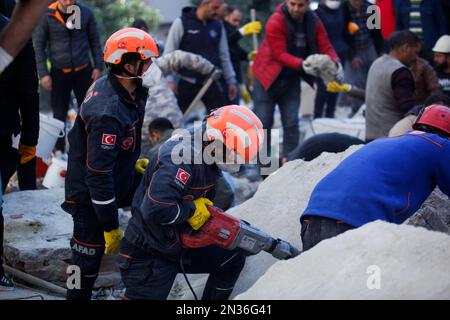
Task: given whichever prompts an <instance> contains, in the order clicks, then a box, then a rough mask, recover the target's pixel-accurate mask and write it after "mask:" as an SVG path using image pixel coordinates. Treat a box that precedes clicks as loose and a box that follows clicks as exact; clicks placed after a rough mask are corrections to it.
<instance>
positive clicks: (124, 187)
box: [63, 75, 147, 231]
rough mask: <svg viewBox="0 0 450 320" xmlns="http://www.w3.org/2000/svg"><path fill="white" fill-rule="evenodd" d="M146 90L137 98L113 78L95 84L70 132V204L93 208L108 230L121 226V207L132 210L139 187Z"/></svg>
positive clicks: (68, 186)
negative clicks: (131, 206) (130, 206)
mask: <svg viewBox="0 0 450 320" xmlns="http://www.w3.org/2000/svg"><path fill="white" fill-rule="evenodd" d="M146 99H147V90H145V89H144V88H139V89H137V90H136V98H135V100H133V99H131V97H130V95H129V94H128V92H127V91H126V90H125V88H123V86H122V85H121V84H120V83H119V82H118V81H117V78H116V77H115V76H112V75H109V76H104V77H102V78H100V79H99V80H97V81H96V82H95V83H94V84H93V85H92V86H91V87H90V88H89V90H88V92H87V93H86V98H85V100H84V102H83V103H82V105H81V108H80V113H79V114H78V116H77V118H76V121H75V125H74V127H73V128H72V130H71V131H70V132H69V144H70V150H69V162H68V168H67V175H66V201H65V203H64V204H63V209H64V210H66V211H68V212H69V213H71V206H76V205H83V206H93V208H94V211H95V213H96V216H97V219H98V221H99V222H100V224H101V225H102V226H103V228H104V230H105V231H111V230H113V229H116V228H117V227H118V212H117V208H118V207H123V206H129V205H130V204H131V199H132V196H133V194H134V191H135V189H136V187H137V185H138V183H139V179H138V178H137V176H136V174H135V169H134V165H135V163H136V160H137V159H138V158H139V155H140V153H141V129H142V122H143V117H144V108H145V103H146Z"/></svg>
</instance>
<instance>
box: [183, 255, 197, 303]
mask: <svg viewBox="0 0 450 320" xmlns="http://www.w3.org/2000/svg"><path fill="white" fill-rule="evenodd" d="M183 254H184V251H183V252H182V253H181V255H180V267H181V272H183V276H184V279H186V282H187V284H188V286H189V289H191V292H192V294H193V295H194V298H195V300H198V298H197V295H196V294H195V291H194V289H192V286H191V283H190V282H189V279H188V277H187V275H186V272H185V271H184V265H183Z"/></svg>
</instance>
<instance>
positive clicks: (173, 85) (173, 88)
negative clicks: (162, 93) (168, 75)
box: [168, 81, 178, 95]
mask: <svg viewBox="0 0 450 320" xmlns="http://www.w3.org/2000/svg"><path fill="white" fill-rule="evenodd" d="M168 84H169V88H170V90H172V92H173V93H174V94H175V95H178V90H177V85H176V84H175V82H173V81H169V83H168Z"/></svg>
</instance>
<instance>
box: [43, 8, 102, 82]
mask: <svg viewBox="0 0 450 320" xmlns="http://www.w3.org/2000/svg"><path fill="white" fill-rule="evenodd" d="M56 3H57V2H56ZM56 3H52V4H51V5H50V6H49V7H48V9H47V14H46V15H45V16H44V18H43V19H42V21H41V23H40V24H39V25H38V27H37V28H36V32H35V35H34V42H35V47H36V60H37V65H38V73H39V77H41V78H42V77H43V76H45V75H48V74H49V71H48V70H47V57H49V58H50V62H51V63H52V67H56V68H58V69H73V68H77V67H81V66H83V65H85V64H90V58H89V52H92V57H93V60H94V68H97V69H100V70H103V66H104V64H103V53H102V48H101V45H100V39H99V35H98V30H97V22H96V20H95V16H94V14H93V12H92V11H91V9H89V8H88V7H85V6H83V5H81V4H78V3H77V5H78V6H79V7H80V16H81V29H79V30H77V29H74V30H69V29H68V28H67V27H66V25H65V22H64V20H63V18H62V16H61V14H60V13H59V11H58V10H57V9H56V5H55V4H56ZM47 47H48V55H47Z"/></svg>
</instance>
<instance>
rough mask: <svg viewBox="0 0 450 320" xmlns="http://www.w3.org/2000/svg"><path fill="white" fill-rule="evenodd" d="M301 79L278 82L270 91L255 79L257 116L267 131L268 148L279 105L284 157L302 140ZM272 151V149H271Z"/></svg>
mask: <svg viewBox="0 0 450 320" xmlns="http://www.w3.org/2000/svg"><path fill="white" fill-rule="evenodd" d="M300 92H301V91H300V79H299V78H298V79H295V80H292V81H286V80H276V81H275V82H274V83H273V84H272V86H271V87H270V88H269V90H267V91H266V90H265V89H264V87H263V86H262V84H261V83H260V82H259V81H258V80H257V79H255V81H254V88H253V97H254V103H255V109H254V111H255V114H256V115H257V116H258V117H259V119H260V120H261V122H262V124H263V127H264V129H268V131H267V140H266V141H267V142H266V143H267V144H266V145H267V146H268V147H269V146H270V129H271V128H272V126H273V120H274V112H275V106H276V105H277V104H278V107H279V108H280V113H281V122H282V124H283V151H282V152H283V157H285V156H287V155H288V154H289V152H291V151H292V150H294V149H295V148H296V147H297V145H298V141H299V138H300V131H299V126H298V122H299V117H298V113H299V108H300ZM269 150H270V149H269Z"/></svg>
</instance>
